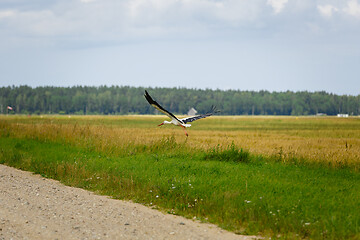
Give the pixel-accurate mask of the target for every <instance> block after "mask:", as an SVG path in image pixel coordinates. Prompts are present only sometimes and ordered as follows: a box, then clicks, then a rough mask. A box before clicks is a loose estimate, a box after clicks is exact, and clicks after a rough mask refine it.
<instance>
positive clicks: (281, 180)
mask: <svg viewBox="0 0 360 240" xmlns="http://www.w3.org/2000/svg"><path fill="white" fill-rule="evenodd" d="M186 147H187V146H186V143H182V144H179V143H176V142H175V141H174V139H173V138H166V139H163V140H161V141H158V142H154V143H153V144H152V145H149V146H144V145H134V146H132V147H131V149H130V150H129V151H127V152H126V154H108V153H106V152H104V151H98V150H95V149H92V148H87V147H84V146H74V145H70V144H62V143H59V142H52V141H39V140H36V139H18V138H13V137H9V136H6V135H2V137H1V138H0V163H5V164H7V165H10V166H14V167H17V168H21V169H24V170H28V171H33V172H35V173H39V174H42V175H43V176H46V177H49V178H54V179H58V180H60V181H62V182H63V183H65V184H68V185H72V186H77V187H82V188H85V189H88V190H92V191H95V192H98V193H101V194H106V195H110V196H113V197H114V198H119V199H131V200H133V201H136V202H140V203H143V204H145V205H149V206H154V207H159V208H161V209H165V210H167V211H168V212H169V213H172V214H179V215H183V216H186V217H189V218H197V219H201V220H203V221H208V222H212V223H215V224H218V225H219V226H221V227H223V228H225V229H229V230H232V231H235V232H237V233H242V234H259V233H260V234H262V235H264V236H271V237H282V238H311V239H320V238H321V239H323V238H327V239H351V238H353V239H357V238H359V237H360V214H359V211H358V210H356V209H359V206H360V184H359V183H360V181H359V180H360V175H359V174H358V173H357V172H354V171H351V170H348V169H336V170H332V169H326V168H323V167H319V166H312V167H310V166H306V165H301V164H282V163H280V162H277V161H274V159H265V158H263V157H259V156H254V155H251V154H249V153H248V152H246V151H243V150H241V149H238V148H237V147H236V146H235V145H230V146H229V147H228V148H225V149H221V148H219V147H216V148H213V149H210V150H198V151H193V150H191V149H190V150H187V149H186ZM124 150H126V149H124ZM131 152H135V154H130V153H131Z"/></svg>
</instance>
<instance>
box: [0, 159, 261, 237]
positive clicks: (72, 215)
mask: <svg viewBox="0 0 360 240" xmlns="http://www.w3.org/2000/svg"><path fill="white" fill-rule="evenodd" d="M0 239H254V237H250V236H241V235H236V234H234V233H230V232H227V231H224V230H221V229H220V228H218V227H216V226H214V225H210V224H202V223H198V222H194V221H192V220H188V219H185V218H182V217H179V216H174V215H169V214H163V213H161V212H159V211H157V210H153V209H149V208H147V207H145V206H143V205H140V204H135V203H131V202H126V201H120V200H114V199H110V198H108V197H106V196H98V195H95V194H93V193H91V192H88V191H85V190H82V189H79V188H73V187H68V186H64V185H62V184H61V183H59V182H57V181H54V180H50V179H46V178H43V177H41V176H39V175H34V174H32V173H30V172H24V171H20V170H17V169H14V168H11V167H8V166H5V165H1V164H0Z"/></svg>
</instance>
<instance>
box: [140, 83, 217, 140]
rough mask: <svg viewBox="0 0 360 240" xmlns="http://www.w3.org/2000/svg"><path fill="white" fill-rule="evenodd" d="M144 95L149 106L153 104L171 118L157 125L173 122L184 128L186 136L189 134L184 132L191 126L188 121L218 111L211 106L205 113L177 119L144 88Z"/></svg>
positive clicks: (208, 115)
mask: <svg viewBox="0 0 360 240" xmlns="http://www.w3.org/2000/svg"><path fill="white" fill-rule="evenodd" d="M144 96H145V98H146V100H147V101H148V102H149V104H150V105H151V106H153V107H154V108H156V109H157V110H159V111H160V112H162V113H164V114H165V115H167V116H168V117H169V118H170V119H171V121H166V120H165V121H163V122H162V123H160V124H159V125H158V126H162V125H164V124H174V125H175V126H180V127H182V128H183V129H184V132H185V135H186V136H189V135H188V133H187V132H186V128H187V127H191V124H188V123H189V122H193V121H195V120H198V119H201V118H206V117H210V116H211V115H213V114H214V113H217V112H219V111H218V110H216V107H215V106H212V108H211V111H210V112H208V113H206V114H201V115H197V116H194V117H187V118H181V119H179V118H177V117H175V115H174V114H172V113H171V112H169V111H168V110H166V109H164V108H163V107H162V106H161V105H160V104H159V103H157V102H156V101H154V99H152V97H151V96H150V95H149V93H148V92H147V91H146V90H145V94H144Z"/></svg>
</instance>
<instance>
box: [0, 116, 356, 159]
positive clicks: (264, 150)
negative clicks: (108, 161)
mask: <svg viewBox="0 0 360 240" xmlns="http://www.w3.org/2000/svg"><path fill="white" fill-rule="evenodd" d="M164 119H166V116H71V117H68V116H44V117H30V118H28V117H25V116H16V117H14V116H1V117H0V121H1V122H2V123H3V124H6V125H7V126H3V128H8V129H9V128H11V130H10V131H11V135H13V136H16V137H27V138H41V139H47V140H50V141H58V140H59V139H61V140H62V141H65V142H68V143H71V144H82V145H84V144H85V145H88V146H91V147H94V148H97V149H99V150H109V151H113V150H116V149H117V148H121V147H125V146H127V145H129V144H132V145H137V144H152V143H154V142H156V141H158V140H160V139H162V138H164V136H165V137H166V136H171V135H174V136H175V138H176V140H177V141H178V142H185V141H186V142H187V144H188V146H191V147H195V148H205V149H207V148H211V147H214V146H217V145H219V146H228V145H230V144H231V143H232V142H234V143H235V144H236V145H237V146H239V147H241V148H244V149H247V150H249V151H250V152H252V153H255V154H263V155H266V156H274V155H276V156H278V157H279V158H281V159H282V160H283V161H287V160H288V159H290V158H293V157H296V158H305V159H308V160H311V161H314V162H319V161H320V162H329V163H331V164H332V165H334V166H336V165H344V164H345V165H352V166H357V165H358V166H359V165H360V119H359V118H355V117H354V118H347V119H340V118H336V117H318V118H316V117H243V116H228V117H222V116H215V117H211V118H208V119H203V120H199V121H197V122H195V123H193V126H192V127H191V128H189V129H188V132H189V137H188V138H186V137H185V135H184V133H183V130H182V129H181V128H179V127H176V126H163V127H157V124H158V123H160V122H162V121H163V120H164Z"/></svg>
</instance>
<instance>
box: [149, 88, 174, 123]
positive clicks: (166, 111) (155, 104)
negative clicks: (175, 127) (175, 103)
mask: <svg viewBox="0 0 360 240" xmlns="http://www.w3.org/2000/svg"><path fill="white" fill-rule="evenodd" d="M144 96H145V98H146V100H147V101H148V102H149V104H150V105H151V106H153V107H154V108H156V109H157V110H159V111H160V112H162V113H164V114H165V115H167V116H168V117H169V118H171V119H176V120H177V121H179V122H180V123H181V121H180V120H179V119H178V118H177V117H175V116H174V114H172V113H171V112H169V111H168V110H166V109H165V108H163V107H162V106H160V104H158V103H157V102H156V101H154V99H152V97H151V96H150V95H149V93H148V92H147V91H146V90H145V94H144Z"/></svg>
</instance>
